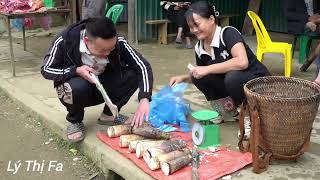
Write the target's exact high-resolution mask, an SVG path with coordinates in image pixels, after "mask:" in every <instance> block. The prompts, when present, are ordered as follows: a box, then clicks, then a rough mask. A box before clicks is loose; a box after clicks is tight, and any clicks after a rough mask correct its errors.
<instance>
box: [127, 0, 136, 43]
mask: <svg viewBox="0 0 320 180" xmlns="http://www.w3.org/2000/svg"><path fill="white" fill-rule="evenodd" d="M135 4H136V0H128V40H129V43H134V42H135V40H136V38H135V35H136V32H135V31H136V26H135V25H136V24H135Z"/></svg>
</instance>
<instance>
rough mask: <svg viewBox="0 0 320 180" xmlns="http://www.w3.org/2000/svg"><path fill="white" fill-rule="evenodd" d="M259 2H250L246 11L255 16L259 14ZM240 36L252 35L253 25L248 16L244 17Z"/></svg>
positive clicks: (255, 0) (256, 0) (254, 0)
mask: <svg viewBox="0 0 320 180" xmlns="http://www.w3.org/2000/svg"><path fill="white" fill-rule="evenodd" d="M260 4H261V0H250V2H249V5H248V9H247V11H253V12H255V13H256V14H258V13H259V8H260ZM241 32H242V35H246V36H247V35H252V32H253V25H252V22H251V19H250V18H249V16H246V17H245V19H244V22H243V26H242V31H241Z"/></svg>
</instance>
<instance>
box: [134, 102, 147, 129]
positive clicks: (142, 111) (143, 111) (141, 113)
mask: <svg viewBox="0 0 320 180" xmlns="http://www.w3.org/2000/svg"><path fill="white" fill-rule="evenodd" d="M149 112H150V102H149V100H148V99H147V98H143V99H141V100H140V103H139V106H138V108H137V110H136V112H135V113H134V116H133V118H132V120H131V126H134V128H137V127H139V126H141V125H142V123H143V121H144V119H146V121H149V119H148V118H149Z"/></svg>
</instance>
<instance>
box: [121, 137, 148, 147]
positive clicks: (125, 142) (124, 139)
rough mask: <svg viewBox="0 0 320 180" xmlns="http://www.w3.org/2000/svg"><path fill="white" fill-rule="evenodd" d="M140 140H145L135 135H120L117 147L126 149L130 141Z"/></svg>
mask: <svg viewBox="0 0 320 180" xmlns="http://www.w3.org/2000/svg"><path fill="white" fill-rule="evenodd" d="M142 139H145V138H144V137H142V136H139V135H136V134H127V135H122V136H120V140H119V146H120V147H128V146H129V143H130V142H131V141H136V140H142Z"/></svg>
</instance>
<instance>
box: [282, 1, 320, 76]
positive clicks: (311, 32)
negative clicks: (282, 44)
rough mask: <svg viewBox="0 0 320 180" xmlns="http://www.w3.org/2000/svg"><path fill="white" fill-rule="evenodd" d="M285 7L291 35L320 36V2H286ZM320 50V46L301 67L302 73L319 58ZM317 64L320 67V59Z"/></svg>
mask: <svg viewBox="0 0 320 180" xmlns="http://www.w3.org/2000/svg"><path fill="white" fill-rule="evenodd" d="M284 7H285V15H286V17H287V21H288V23H287V26H288V32H289V33H293V34H295V35H301V34H305V35H308V36H320V28H319V25H320V14H319V13H320V2H319V1H318V0H285V1H284ZM318 46H319V45H318ZM319 49H320V46H319V47H317V48H315V50H314V51H312V52H311V53H310V55H309V56H308V58H307V59H306V60H305V62H304V63H303V65H302V66H301V68H300V70H301V71H303V72H305V71H306V70H307V69H308V67H309V66H310V65H311V63H312V62H313V61H314V60H315V59H316V58H317V57H318V56H319V55H318V54H319V53H320V52H319ZM316 63H317V66H319V65H318V64H320V58H318V60H316ZM317 69H319V67H318V68H317ZM317 72H318V70H317Z"/></svg>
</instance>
